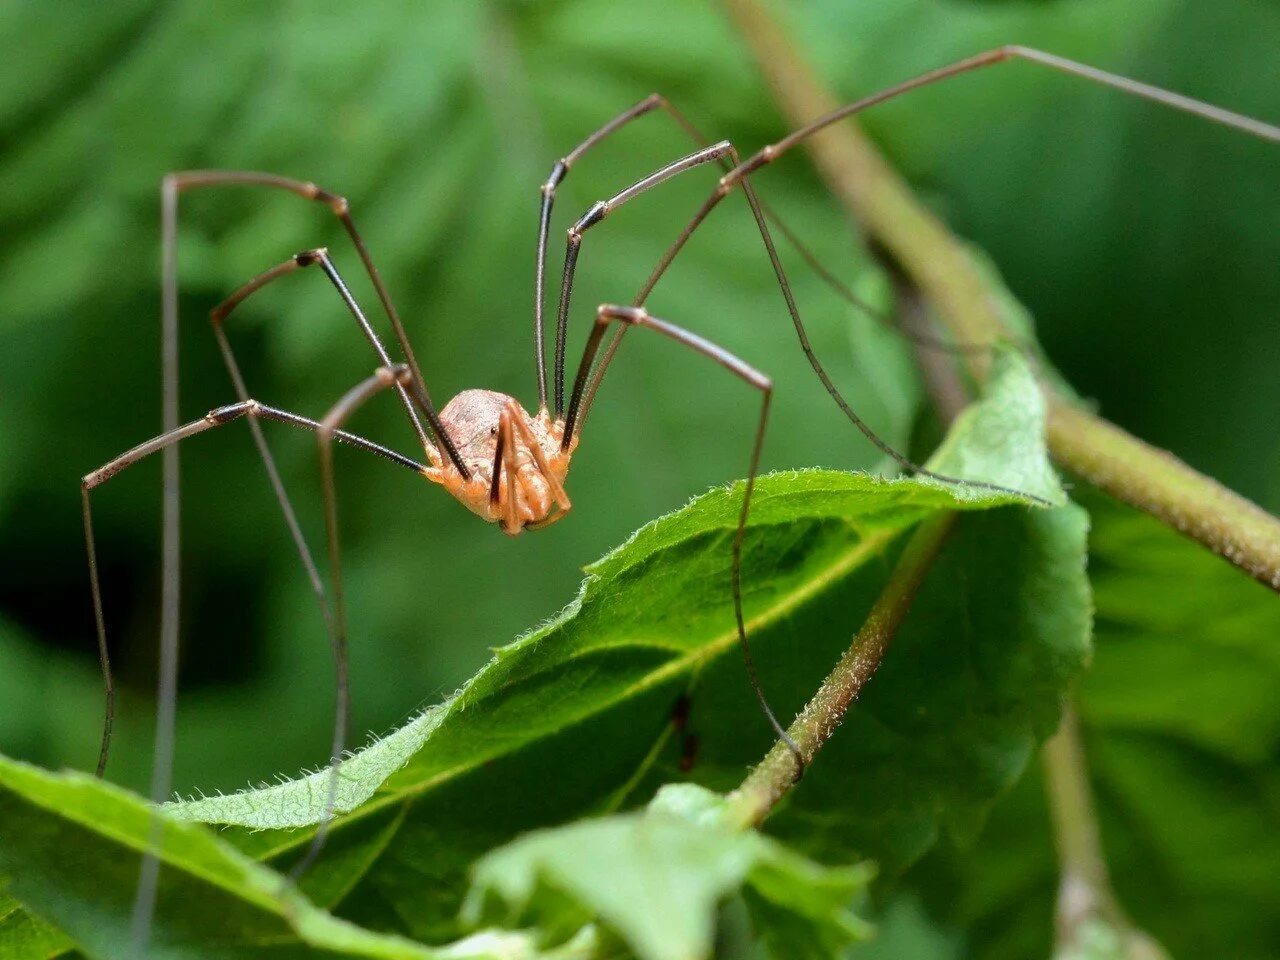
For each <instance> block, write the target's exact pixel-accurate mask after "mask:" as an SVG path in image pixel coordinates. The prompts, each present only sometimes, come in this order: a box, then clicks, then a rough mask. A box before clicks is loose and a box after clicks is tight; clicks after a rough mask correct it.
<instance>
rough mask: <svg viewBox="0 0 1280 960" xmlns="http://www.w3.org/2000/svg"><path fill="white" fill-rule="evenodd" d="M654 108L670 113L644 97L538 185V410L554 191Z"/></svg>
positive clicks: (542, 392) (543, 390)
mask: <svg viewBox="0 0 1280 960" xmlns="http://www.w3.org/2000/svg"><path fill="white" fill-rule="evenodd" d="M658 107H663V108H664V109H668V110H669V109H671V108H670V105H669V104H667V102H666V100H665V99H664V98H663V97H661V96H660V95H658V94H656V93H652V94H650V95H649V96H647V97H645V98H644V99H643V100H641V101H640V102H639V103H637V104H636V105H635V106H633V107H629V108H628V109H626V110H624V111H622V113H620V114H618V115H617V116H616V117H614V118H613V119H612V120H610V121H609V122H608V123H606V124H605V125H604V126H602V127H601V128H600V129H599V130H597V131H595V132H594V133H592V134H591V135H590V136H588V137H587V138H586V139H585V140H583V141H582V142H581V143H580V144H578V145H577V146H576V147H574V148H573V149H572V150H570V151H569V152H568V153H566V154H565V155H564V156H563V157H561V158H560V159H559V160H557V161H556V162H555V165H554V166H553V167H552V168H551V174H550V176H548V177H547V182H546V183H544V184H543V185H542V188H541V193H542V203H541V206H540V209H539V212H538V262H537V271H536V273H535V274H534V279H533V354H534V365H535V366H536V367H537V371H538V409H539V410H545V409H547V358H546V345H545V337H546V333H545V323H544V321H543V317H544V315H545V313H546V283H547V238H548V236H549V235H550V232H551V209H552V207H553V206H555V202H556V188H557V187H558V186H560V184H561V183H562V182H563V181H564V178H565V177H566V176H567V175H568V173H569V169H570V168H571V167H572V166H573V165H574V164H575V163H576V162H577V161H578V160H579V159H580V158H581V157H582V155H583V154H584V153H586V152H587V151H588V150H590V149H591V148H592V147H594V146H595V145H596V144H597V143H599V142H600V141H601V140H604V139H605V138H606V137H608V136H610V135H611V134H613V133H616V132H617V131H618V130H620V129H621V128H622V127H624V126H626V125H627V124H628V123H630V122H631V121H632V120H635V119H636V118H637V117H642V116H644V115H645V114H646V113H649V112H650V111H651V110H654V109H656V108H658Z"/></svg>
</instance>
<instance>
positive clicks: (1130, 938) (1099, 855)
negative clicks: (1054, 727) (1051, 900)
mask: <svg viewBox="0 0 1280 960" xmlns="http://www.w3.org/2000/svg"><path fill="white" fill-rule="evenodd" d="M1041 761H1042V763H1043V767H1044V777H1045V790H1046V792H1047V794H1048V796H1049V813H1050V817H1051V819H1052V821H1053V838H1054V843H1055V844H1056V846H1057V848H1058V863H1059V865H1060V869H1061V873H1062V876H1061V879H1060V881H1059V887H1058V903H1057V907H1056V909H1055V911H1054V912H1055V916H1054V925H1055V927H1056V928H1057V930H1056V940H1057V947H1058V950H1057V951H1056V952H1055V954H1054V955H1055V956H1079V955H1083V954H1086V953H1088V949H1087V946H1088V943H1089V941H1090V939H1091V938H1093V937H1096V936H1097V928H1098V926H1099V925H1101V926H1102V927H1105V928H1106V929H1108V930H1110V931H1112V932H1113V933H1114V935H1115V936H1116V937H1118V938H1119V940H1120V943H1119V946H1120V949H1121V953H1120V955H1121V956H1122V957H1124V958H1125V960H1168V955H1167V954H1166V953H1165V952H1164V949H1163V948H1162V947H1161V946H1160V944H1158V943H1157V942H1156V941H1155V940H1153V939H1152V938H1151V937H1150V935H1148V934H1147V933H1145V932H1144V931H1142V930H1139V929H1138V928H1137V927H1135V926H1134V925H1133V923H1132V921H1130V920H1129V918H1128V916H1126V915H1125V912H1124V910H1123V909H1122V908H1121V906H1120V902H1119V900H1117V898H1116V895H1115V892H1114V891H1113V890H1112V888H1111V877H1110V875H1109V874H1108V872H1107V862H1106V858H1105V856H1104V855H1103V852H1102V837H1101V835H1100V834H1099V832H1098V820H1097V816H1096V815H1095V813H1094V809H1093V795H1092V792H1091V791H1090V788H1089V772H1088V764H1087V762H1086V759H1085V755H1084V744H1083V743H1082V742H1081V740H1080V724H1079V721H1078V719H1077V716H1076V712H1075V709H1074V707H1072V706H1070V705H1068V706H1067V707H1066V708H1065V709H1064V710H1063V712H1062V725H1061V726H1060V727H1059V728H1058V732H1057V733H1055V734H1054V735H1053V737H1052V738H1050V739H1049V740H1048V741H1047V742H1046V743H1045V745H1044V750H1043V752H1042V753H1041Z"/></svg>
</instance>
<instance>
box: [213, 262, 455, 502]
mask: <svg viewBox="0 0 1280 960" xmlns="http://www.w3.org/2000/svg"><path fill="white" fill-rule="evenodd" d="M312 264H318V265H319V266H320V269H321V270H322V271H324V274H325V276H326V277H327V278H328V279H329V282H330V283H331V284H332V285H333V287H334V289H335V290H337V292H338V295H339V296H340V297H341V298H342V302H343V303H344V304H345V305H346V308H347V310H348V312H350V314H351V316H352V317H353V318H354V319H355V321H356V326H358V327H359V328H360V332H361V333H362V334H363V335H364V337H365V339H366V340H368V341H369V345H370V346H371V347H373V351H374V353H375V354H376V355H377V357H378V360H379V361H380V362H381V364H382V365H383V366H384V367H391V366H392V360H391V356H390V354H388V353H387V348H386V346H384V345H383V343H382V339H381V338H380V337H379V336H378V333H377V331H376V330H374V329H373V325H372V324H371V323H370V322H369V320H368V318H367V317H366V316H365V314H364V311H363V310H361V309H360V304H359V303H357V302H356V299H355V297H354V296H352V294H351V291H350V289H349V288H348V287H347V284H346V281H344V280H343V279H342V274H340V273H339V272H338V268H337V266H336V265H335V264H334V262H333V258H332V257H331V256H330V255H329V251H328V250H326V249H325V248H323V247H318V248H316V249H314V250H304V251H302V252H301V253H298V254H295V255H294V256H292V257H290V258H289V259H288V260H286V261H284V262H283V263H280V264H277V265H276V266H274V267H272V268H271V269H270V270H267V271H266V272H264V273H261V274H259V275H258V276H256V277H254V278H253V279H252V280H250V281H249V282H248V283H246V284H244V286H242V287H240V288H239V289H238V290H236V291H235V292H234V293H232V294H231V296H229V297H227V299H225V300H224V301H222V303H220V304H218V305H217V306H216V307H214V308H213V310H212V312H211V313H210V315H209V319H210V320H211V321H212V323H213V328H214V334H215V336H217V338H218V345H219V347H220V348H221V350H222V354H223V359H224V360H225V361H226V362H227V367H228V370H230V371H232V379H233V381H234V380H238V379H239V376H238V373H239V371H238V368H237V365H236V363H235V359H234V357H232V356H231V348H230V344H229V343H228V342H227V340H226V336H225V333H224V331H223V329H222V323H223V321H224V320H225V319H226V317H227V316H228V315H229V314H230V313H231V312H232V311H233V310H234V309H235V308H236V307H238V306H239V305H240V304H241V303H243V302H244V301H245V300H247V299H248V298H249V297H250V296H252V295H253V294H254V293H256V292H257V291H259V290H261V289H262V288H263V287H265V286H266V285H267V284H269V283H271V282H272V281H274V280H278V279H279V278H281V277H283V276H287V275H288V274H290V273H293V272H294V271H296V270H300V269H303V268H305V267H309V266H311V265H312ZM242 383H243V380H240V382H239V383H238V384H237V388H239V386H240V384H242ZM410 386H411V383H410V384H404V383H396V385H395V388H396V392H397V393H398V394H399V396H400V400H401V403H402V404H403V406H404V408H405V413H406V415H407V416H408V417H409V421H410V423H411V424H412V425H413V428H414V430H415V432H416V433H417V435H418V439H419V441H420V442H421V443H422V447H423V450H424V451H426V452H427V453H428V455H430V453H431V443H430V441H429V440H428V439H427V434H426V431H425V430H424V429H423V427H422V424H421V422H419V420H418V417H417V413H416V411H415V408H414V401H413V400H412V399H411V394H410V392H409V391H410ZM426 416H427V422H428V423H429V424H430V426H431V430H432V432H433V433H434V434H435V437H436V440H437V443H438V445H439V453H440V455H441V457H442V458H443V457H448V458H449V459H450V460H451V461H452V462H453V464H454V466H455V467H457V468H458V472H459V473H461V474H462V475H463V476H464V477H465V476H467V469H466V465H465V464H464V463H463V462H462V458H461V457H460V456H459V455H458V451H457V448H456V447H455V446H454V443H453V440H452V438H451V437H450V436H449V433H448V431H447V430H445V429H444V426H443V425H442V424H441V423H440V418H439V416H438V415H437V414H436V411H435V408H434V407H431V406H428V409H427V411H426Z"/></svg>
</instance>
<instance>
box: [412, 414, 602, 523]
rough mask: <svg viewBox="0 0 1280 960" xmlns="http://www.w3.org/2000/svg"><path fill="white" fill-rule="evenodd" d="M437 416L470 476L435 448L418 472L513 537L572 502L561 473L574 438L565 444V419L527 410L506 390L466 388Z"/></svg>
mask: <svg viewBox="0 0 1280 960" xmlns="http://www.w3.org/2000/svg"><path fill="white" fill-rule="evenodd" d="M440 422H441V424H442V425H443V426H444V428H445V430H446V431H447V432H448V434H449V437H450V438H451V439H452V440H453V443H454V445H455V446H456V447H457V450H458V455H459V457H460V458H461V460H462V462H463V463H464V464H465V465H466V468H467V470H468V472H469V473H470V474H471V475H470V477H468V478H464V477H463V476H462V474H461V473H460V472H459V471H458V468H457V467H455V466H454V465H453V463H452V462H451V461H450V460H449V459H448V458H446V457H442V456H441V455H440V453H439V451H437V450H435V449H432V450H431V451H430V454H431V465H430V466H429V467H427V468H426V469H425V470H423V476H425V477H426V478H427V479H428V480H432V481H434V482H435V483H438V484H440V485H441V486H443V487H444V488H445V490H447V491H448V492H449V493H450V494H452V495H453V496H454V497H455V498H456V499H457V500H458V501H459V502H460V503H462V505H463V506H465V507H466V508H467V509H468V510H470V511H471V512H472V513H475V514H477V515H478V516H480V517H483V518H484V519H485V520H487V521H489V522H490V523H497V524H499V525H500V526H501V527H502V530H503V532H504V533H506V534H509V535H510V536H516V535H517V534H519V533H520V532H521V531H522V530H524V529H525V528H529V529H537V528H539V527H544V526H547V525H548V524H551V523H554V522H555V521H556V520H559V519H560V518H561V517H563V516H564V515H565V514H566V513H568V512H569V509H570V508H571V506H572V504H571V503H570V502H569V498H568V496H567V495H566V494H565V491H564V480H565V476H566V475H567V474H568V472H569V460H570V458H571V457H572V456H573V450H574V447H576V446H577V437H574V440H573V442H572V443H570V445H569V447H568V448H567V449H562V443H563V440H564V422H563V421H562V420H556V419H553V418H552V417H551V414H550V413H548V412H547V411H546V410H540V411H539V412H538V414H537V416H532V415H530V414H529V413H528V412H527V411H525V409H524V408H523V407H522V406H520V404H519V402H517V401H516V400H515V399H514V398H512V397H509V396H507V395H506V394H503V393H497V392H495V391H493V390H464V391H462V393H460V394H458V395H457V396H456V397H454V398H453V399H452V400H450V401H449V403H448V404H447V405H446V406H445V408H444V409H443V410H441V411H440ZM499 450H501V459H500V460H499ZM495 473H496V474H497V480H496V482H495V479H494V475H495Z"/></svg>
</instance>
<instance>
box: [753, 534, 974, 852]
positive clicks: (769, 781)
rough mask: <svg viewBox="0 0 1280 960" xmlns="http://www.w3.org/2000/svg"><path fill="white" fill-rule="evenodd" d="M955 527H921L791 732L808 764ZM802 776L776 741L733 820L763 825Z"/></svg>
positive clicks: (839, 718)
mask: <svg viewBox="0 0 1280 960" xmlns="http://www.w3.org/2000/svg"><path fill="white" fill-rule="evenodd" d="M954 523H955V514H954V513H943V514H939V515H938V516H936V517H933V518H932V519H930V520H926V521H925V522H924V523H922V524H920V526H918V527H917V528H916V530H915V532H914V533H912V535H911V539H910V540H908V541H907V545H906V547H905V548H903V551H902V555H901V556H900V557H899V558H898V563H897V565H896V566H895V567H894V569H893V573H892V575H891V576H890V577H889V582H888V583H887V584H886V585H885V588H884V590H883V591H882V592H881V594H880V596H879V598H877V600H876V602H875V605H874V606H873V607H872V608H871V613H870V614H868V615H867V620H866V623H864V624H863V626H862V629H861V630H859V631H858V635H857V636H856V637H854V638H853V644H852V645H851V646H850V647H849V649H848V650H847V651H845V654H844V656H843V657H841V658H840V662H839V663H837V664H836V666H835V669H833V670H832V671H831V673H830V674H829V675H828V676H827V679H826V680H824V681H823V683H822V686H821V687H820V688H819V689H818V692H817V693H816V694H814V696H813V699H812V700H810V701H809V702H808V703H807V704H806V705H805V708H804V709H803V710H802V711H801V712H800V715H799V716H798V717H796V719H795V721H794V722H793V723H792V724H791V726H790V727H789V728H788V730H787V733H788V735H790V737H791V739H792V740H793V741H794V742H795V744H796V746H797V747H799V748H800V754H801V756H802V757H803V759H804V763H805V765H806V766H807V765H808V764H809V763H810V762H811V761H812V760H813V757H814V755H815V754H817V752H818V750H820V749H821V748H822V745H823V744H824V743H826V742H827V740H828V739H830V737H831V735H832V734H833V733H835V732H836V729H837V728H838V727H839V726H840V723H841V721H843V720H844V715H845V713H846V712H847V711H848V709H849V707H850V705H851V704H852V703H853V702H854V701H855V700H856V699H858V694H859V693H860V692H861V691H862V688H863V685H864V684H866V682H867V681H868V680H870V679H871V676H872V675H873V674H874V673H875V672H876V669H877V668H878V667H879V666H880V661H881V660H883V659H884V655H885V651H886V650H888V649H889V643H890V642H891V641H892V640H893V638H894V636H895V635H896V634H897V632H898V628H899V626H901V624H902V621H903V619H904V618H905V617H906V615H907V610H908V609H910V607H911V602H912V601H913V600H914V599H915V597H916V594H917V593H918V592H919V590H920V585H921V584H922V583H923V582H924V578H925V574H927V573H928V572H929V569H930V567H932V566H933V562H934V560H935V559H936V558H937V556H938V551H939V550H940V549H941V548H942V544H943V541H944V540H946V538H947V534H948V533H950V531H951V527H952V525H953V524H954ZM797 773H798V770H797V768H796V758H795V756H794V755H793V754H792V752H791V750H790V748H788V747H787V745H786V744H785V743H783V742H782V741H779V742H777V743H775V744H774V746H773V749H772V750H770V751H769V753H768V754H766V755H765V758H764V759H763V760H762V761H761V762H760V764H759V766H757V767H756V768H755V769H754V770H752V771H751V773H750V774H749V775H748V776H747V778H746V780H744V781H743V782H742V786H740V787H739V788H738V789H737V790H735V791H734V792H733V794H732V796H731V797H730V801H729V811H730V812H729V816H730V818H731V819H732V820H733V821H734V822H735V823H737V824H738V825H739V826H743V827H746V826H755V825H757V824H759V823H760V822H761V821H763V820H764V818H765V817H766V816H768V815H769V811H770V810H772V809H773V808H774V806H775V805H776V804H777V803H778V801H779V800H781V799H782V797H783V796H784V795H785V794H786V793H787V791H788V790H790V789H791V787H792V785H793V784H794V783H795V782H796V774H797Z"/></svg>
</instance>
